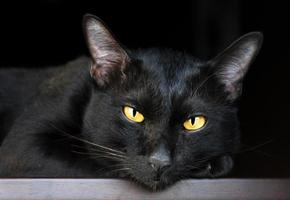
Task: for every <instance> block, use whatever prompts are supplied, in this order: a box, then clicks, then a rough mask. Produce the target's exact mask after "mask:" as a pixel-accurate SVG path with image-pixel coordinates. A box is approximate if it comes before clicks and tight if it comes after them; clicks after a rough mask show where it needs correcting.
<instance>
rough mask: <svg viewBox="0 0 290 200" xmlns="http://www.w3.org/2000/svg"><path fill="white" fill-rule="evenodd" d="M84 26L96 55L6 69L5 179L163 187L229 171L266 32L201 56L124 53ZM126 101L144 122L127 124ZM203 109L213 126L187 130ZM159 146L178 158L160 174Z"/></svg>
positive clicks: (1, 152)
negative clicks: (252, 67)
mask: <svg viewBox="0 0 290 200" xmlns="http://www.w3.org/2000/svg"><path fill="white" fill-rule="evenodd" d="M88 20H90V21H89V23H88ZM94 23H95V24H94ZM84 24H85V30H86V31H85V33H86V37H87V36H88V34H89V38H87V41H88V46H89V49H90V53H91V58H87V57H82V58H79V59H77V60H75V61H72V62H69V63H68V64H66V65H65V66H59V67H51V68H45V69H39V70H32V69H30V70H25V69H23V70H20V69H1V70H0V118H1V122H0V123H1V124H0V128H1V146H0V176H1V177H121V178H122V177H123V178H130V179H133V180H135V181H137V182H139V183H141V184H142V185H144V186H146V187H149V188H151V189H162V188H164V187H167V186H168V185H170V184H173V183H174V182H176V181H177V180H180V179H184V178H194V177H195V178H203V177H221V176H225V175H226V174H228V173H229V172H230V170H231V169H232V167H233V160H232V158H231V155H232V154H233V153H234V152H236V151H237V149H238V147H239V123H238V120H237V108H236V105H235V102H236V100H237V98H238V97H239V94H240V91H241V82H242V78H243V77H244V75H245V72H246V71H247V69H248V66H249V64H250V62H251V60H252V59H253V58H254V57H255V56H256V54H257V52H258V50H259V48H260V45H261V42H262V36H261V34H260V33H251V34H248V35H246V36H244V37H243V38H241V39H240V40H238V41H237V42H236V43H235V44H233V46H232V47H230V48H229V49H227V50H226V51H225V52H224V53H222V54H221V55H219V56H218V57H217V58H215V59H213V60H211V61H207V62H203V61H200V60H198V59H196V58H194V57H192V56H191V55H189V54H186V53H181V52H177V51H173V50H169V49H146V50H134V51H133V50H127V51H125V50H124V49H123V48H121V45H119V44H118V43H117V42H116V41H115V40H114V39H113V37H112V35H111V34H110V32H109V31H108V30H107V29H106V28H105V26H103V25H102V22H100V21H99V20H98V19H95V18H94V17H93V16H86V18H85V22H84ZM91 24H94V25H93V26H91ZM96 29H98V30H96ZM90 31H92V32H90ZM100 33H101V34H100ZM98 44H101V46H98ZM104 55H105V57H104ZM102 59H103V60H102ZM89 67H91V71H89ZM92 77H93V78H92ZM237 77H238V78H237ZM126 105H129V106H132V107H135V108H136V109H137V110H138V111H140V112H141V113H142V114H143V115H144V117H145V120H144V122H142V123H133V122H130V121H128V120H127V119H126V118H125V116H124V114H123V112H122V108H123V106H126ZM196 114H202V115H205V116H206V117H207V123H206V126H205V127H204V128H202V129H201V130H199V131H196V132H188V131H186V130H185V129H184V128H183V126H182V124H183V122H184V121H185V120H186V119H188V118H189V117H191V116H194V115H196ZM160 144H162V146H163V148H166V151H167V152H170V158H171V162H170V164H169V165H167V166H166V167H163V168H158V170H156V169H155V168H153V167H152V166H151V165H150V162H149V156H150V155H151V154H152V152H154V151H155V150H156V148H157V147H158V146H160ZM109 148H110V149H109Z"/></svg>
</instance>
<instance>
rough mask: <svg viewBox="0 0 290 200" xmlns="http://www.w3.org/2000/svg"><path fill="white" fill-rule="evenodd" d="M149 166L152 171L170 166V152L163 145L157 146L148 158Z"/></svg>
mask: <svg viewBox="0 0 290 200" xmlns="http://www.w3.org/2000/svg"><path fill="white" fill-rule="evenodd" d="M149 165H150V166H151V167H152V168H153V169H154V170H159V169H161V168H164V167H168V166H170V165H171V156H170V151H169V150H168V148H167V147H166V146H165V144H162V143H161V144H159V145H158V146H157V148H156V149H155V150H154V151H153V152H152V154H151V155H150V157H149Z"/></svg>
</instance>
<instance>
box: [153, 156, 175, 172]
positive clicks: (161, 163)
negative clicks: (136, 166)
mask: <svg viewBox="0 0 290 200" xmlns="http://www.w3.org/2000/svg"><path fill="white" fill-rule="evenodd" d="M149 165H150V166H151V167H152V168H153V169H154V170H160V169H163V168H166V167H168V166H169V165H170V162H169V161H165V160H157V159H154V158H150V159H149Z"/></svg>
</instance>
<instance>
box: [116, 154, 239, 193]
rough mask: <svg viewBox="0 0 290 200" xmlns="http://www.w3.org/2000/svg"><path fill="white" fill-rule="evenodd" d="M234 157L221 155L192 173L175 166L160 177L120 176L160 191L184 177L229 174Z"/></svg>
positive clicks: (120, 174) (211, 176)
mask: <svg viewBox="0 0 290 200" xmlns="http://www.w3.org/2000/svg"><path fill="white" fill-rule="evenodd" d="M233 164H234V162H233V159H232V158H231V157H230V156H221V157H219V158H216V159H214V160H212V161H210V162H209V163H207V164H206V165H205V167H204V168H203V169H199V170H196V171H192V172H191V173H190V174H188V173H186V174H185V173H183V172H182V171H177V170H175V169H174V167H170V168H168V169H167V170H165V171H164V172H163V173H162V174H161V175H160V177H159V178H158V179H156V177H155V178H152V177H150V178H149V177H147V178H145V177H138V176H134V175H133V174H131V175H130V176H129V177H128V174H127V173H119V175H118V177H119V178H131V179H133V181H134V182H136V183H138V184H140V185H142V186H143V187H144V188H147V189H148V190H151V191H159V190H163V189H165V188H168V187H170V186H171V185H173V184H174V183H176V182H177V181H179V180H181V179H184V178H198V179H200V178H219V177H224V176H226V175H228V174H229V173H230V172H231V170H232V168H233Z"/></svg>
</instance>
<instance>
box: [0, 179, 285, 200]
mask: <svg viewBox="0 0 290 200" xmlns="http://www.w3.org/2000/svg"><path fill="white" fill-rule="evenodd" d="M0 199H1V200H2V199H5V200H11V199H20V200H28V199H32V200H34V199H44V200H46V199H53V200H59V199H66V200H70V199H74V200H82V199H87V200H90V199H95V200H96V199H102V200H107V199H125V200H130V199H166V200H173V199H199V200H200V199H224V200H226V199H275V200H277V199H290V179H215V180H207V179H206V180H184V181H180V182H178V183H177V184H175V185H174V186H172V187H170V188H168V189H167V190H164V191H161V192H150V191H147V190H145V189H143V188H141V187H139V186H137V185H135V184H134V183H132V182H130V181H125V180H117V179H0Z"/></svg>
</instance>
